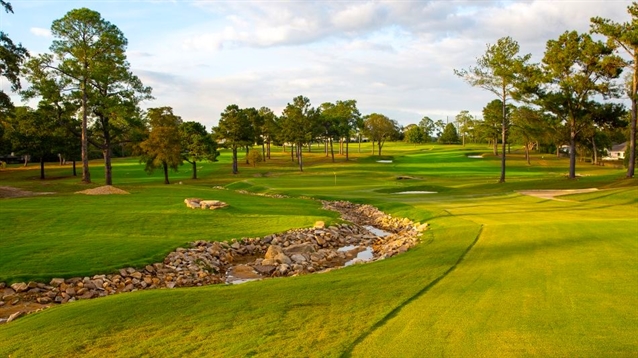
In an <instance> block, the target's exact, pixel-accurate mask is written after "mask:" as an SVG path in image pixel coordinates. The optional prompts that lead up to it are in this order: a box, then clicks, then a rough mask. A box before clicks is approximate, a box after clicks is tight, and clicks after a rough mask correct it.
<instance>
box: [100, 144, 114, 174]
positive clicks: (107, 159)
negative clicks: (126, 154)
mask: <svg viewBox="0 0 638 358" xmlns="http://www.w3.org/2000/svg"><path fill="white" fill-rule="evenodd" d="M104 142H105V143H104V149H103V150H102V155H103V156H104V179H105V182H106V185H113V169H112V165H111V154H112V152H111V145H110V143H109V142H107V140H106V139H105V140H104Z"/></svg>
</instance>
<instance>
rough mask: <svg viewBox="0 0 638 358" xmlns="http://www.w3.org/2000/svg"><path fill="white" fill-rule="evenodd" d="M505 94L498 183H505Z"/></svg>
mask: <svg viewBox="0 0 638 358" xmlns="http://www.w3.org/2000/svg"><path fill="white" fill-rule="evenodd" d="M503 92H505V90H503ZM505 99H506V98H505V93H503V123H502V125H501V140H502V141H503V149H502V152H503V153H502V156H501V177H500V178H499V179H498V182H499V183H505V149H506V148H505V147H506V146H507V143H506V142H507V138H506V137H507V132H506V131H507V122H506V120H507V119H506V115H507V113H506V112H505V109H506V107H505V106H506V105H505Z"/></svg>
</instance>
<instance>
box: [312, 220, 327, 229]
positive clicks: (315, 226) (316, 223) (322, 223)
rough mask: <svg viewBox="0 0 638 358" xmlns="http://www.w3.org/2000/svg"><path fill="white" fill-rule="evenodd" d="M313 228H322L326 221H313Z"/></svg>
mask: <svg viewBox="0 0 638 358" xmlns="http://www.w3.org/2000/svg"><path fill="white" fill-rule="evenodd" d="M313 227H314V228H315V229H323V228H325V227H326V223H325V222H323V221H317V222H315V225H314V226H313Z"/></svg>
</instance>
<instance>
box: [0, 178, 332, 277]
mask: <svg viewBox="0 0 638 358" xmlns="http://www.w3.org/2000/svg"><path fill="white" fill-rule="evenodd" d="M189 197H201V198H206V199H217V200H221V201H224V202H226V203H228V204H229V205H230V206H229V207H227V208H225V209H223V210H216V211H210V210H192V209H188V208H187V207H186V206H185V204H184V199H185V198H189ZM2 213H3V218H4V219H5V220H6V222H7V223H10V224H8V225H10V227H12V228H13V230H11V235H6V237H5V235H3V240H0V252H2V253H3V254H2V260H0V282H2V281H8V282H17V281H29V280H38V281H48V279H50V278H51V277H71V276H85V275H90V274H96V273H105V272H110V271H113V270H115V269H117V268H121V267H126V266H134V267H139V266H144V265H147V264H149V263H152V262H161V261H163V259H164V257H165V256H166V254H168V253H169V252H170V251H172V250H174V249H175V248H176V247H179V246H184V245H187V244H188V243H189V242H192V241H195V240H210V241H223V240H228V239H231V238H241V237H255V236H263V235H267V234H272V233H275V232H282V231H286V230H288V229H291V228H296V227H308V226H311V225H313V224H314V223H315V221H317V220H323V221H326V222H328V223H330V222H334V221H335V220H336V219H337V217H338V215H337V214H336V213H334V212H329V211H326V210H323V209H321V204H320V203H317V202H313V201H309V200H301V199H273V198H266V197H260V196H253V195H241V194H237V193H235V192H233V191H229V190H215V189H208V188H202V187H190V186H185V185H181V186H170V187H161V186H160V187H154V188H147V189H144V190H139V189H137V190H135V191H133V192H132V193H131V195H102V196H89V195H81V194H69V195H59V196H48V197H46V198H42V197H29V198H16V199H5V200H3V202H2Z"/></svg>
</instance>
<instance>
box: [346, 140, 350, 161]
mask: <svg viewBox="0 0 638 358" xmlns="http://www.w3.org/2000/svg"><path fill="white" fill-rule="evenodd" d="M349 144H350V136H349V135H348V137H347V138H346V162H347V161H349V160H350V157H349V153H348V150H349Z"/></svg>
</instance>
